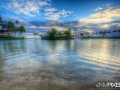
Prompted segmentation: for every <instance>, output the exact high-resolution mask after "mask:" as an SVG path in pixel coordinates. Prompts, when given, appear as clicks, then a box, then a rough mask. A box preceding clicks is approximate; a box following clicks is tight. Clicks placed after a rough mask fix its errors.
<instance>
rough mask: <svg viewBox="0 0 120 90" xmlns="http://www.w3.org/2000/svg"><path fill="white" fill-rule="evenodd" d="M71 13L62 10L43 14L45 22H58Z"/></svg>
mask: <svg viewBox="0 0 120 90" xmlns="http://www.w3.org/2000/svg"><path fill="white" fill-rule="evenodd" d="M72 13H73V12H71V11H66V10H62V11H59V12H57V13H56V12H54V11H49V12H47V13H46V14H45V16H46V17H47V18H46V19H47V20H58V19H59V18H64V17H67V16H69V15H70V14H72Z"/></svg>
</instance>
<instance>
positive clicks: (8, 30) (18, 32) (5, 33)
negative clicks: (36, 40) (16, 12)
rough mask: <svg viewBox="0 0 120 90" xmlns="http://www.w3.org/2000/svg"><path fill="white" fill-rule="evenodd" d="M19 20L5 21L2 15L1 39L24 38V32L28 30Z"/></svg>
mask: <svg viewBox="0 0 120 90" xmlns="http://www.w3.org/2000/svg"><path fill="white" fill-rule="evenodd" d="M18 24H19V21H18V20H16V21H15V22H12V21H4V20H3V19H2V17H1V16H0V27H1V30H0V40H6V39H7V40H8V39H9V40H11V39H12V40H13V39H24V38H25V37H24V36H22V33H24V32H26V29H25V27H24V26H23V25H19V26H18Z"/></svg>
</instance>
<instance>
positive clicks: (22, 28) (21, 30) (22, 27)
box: [18, 25, 26, 37]
mask: <svg viewBox="0 0 120 90" xmlns="http://www.w3.org/2000/svg"><path fill="white" fill-rule="evenodd" d="M18 30H19V32H20V35H21V37H22V33H23V32H26V29H25V27H24V26H22V25H21V26H20V27H19V28H18Z"/></svg>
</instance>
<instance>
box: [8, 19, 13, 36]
mask: <svg viewBox="0 0 120 90" xmlns="http://www.w3.org/2000/svg"><path fill="white" fill-rule="evenodd" d="M13 28H14V23H13V22H11V21H8V23H7V30H8V36H9V32H10V31H11V30H12V29H13Z"/></svg>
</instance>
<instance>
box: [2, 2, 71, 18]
mask: <svg viewBox="0 0 120 90" xmlns="http://www.w3.org/2000/svg"><path fill="white" fill-rule="evenodd" d="M51 3H52V2H51V0H10V1H9V2H7V3H6V2H5V3H4V2H3V4H2V7H3V8H5V9H7V10H9V11H11V12H14V13H16V14H18V15H22V16H23V15H25V16H26V17H42V18H44V17H45V19H47V20H58V19H59V18H61V17H62V16H63V17H66V16H69V14H72V12H71V11H66V10H58V9H56V8H53V7H52V6H51Z"/></svg>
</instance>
